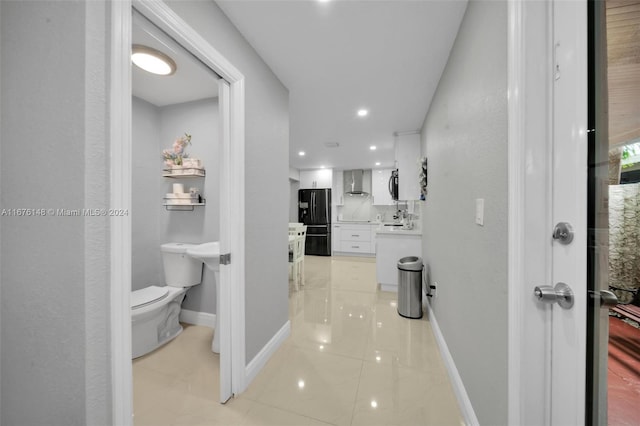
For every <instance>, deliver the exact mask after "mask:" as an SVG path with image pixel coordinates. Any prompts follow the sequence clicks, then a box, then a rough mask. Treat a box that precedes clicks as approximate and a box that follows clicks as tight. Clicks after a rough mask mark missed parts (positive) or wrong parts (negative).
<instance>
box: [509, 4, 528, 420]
mask: <svg viewBox="0 0 640 426" xmlns="http://www.w3.org/2000/svg"><path fill="white" fill-rule="evenodd" d="M523 9H524V8H523V4H522V0H513V1H509V2H508V3H507V15H508V18H507V19H508V21H507V34H508V36H507V116H508V125H507V126H508V127H507V135H508V136H507V157H508V160H507V176H508V225H507V230H508V231H507V232H508V237H507V246H508V249H507V253H508V266H507V282H508V283H509V284H508V292H509V294H508V300H509V306H508V308H507V315H508V322H507V324H508V332H507V333H508V334H507V336H508V337H507V338H508V343H507V350H508V354H507V363H508V367H507V370H508V371H507V378H508V379H507V389H508V390H507V395H508V397H507V398H508V401H507V411H508V414H507V416H508V417H507V418H508V424H523V422H522V413H521V405H522V404H523V403H524V401H523V395H522V392H521V389H522V382H523V380H522V378H521V376H520V374H521V371H522V349H521V348H522V342H521V336H523V334H522V333H523V331H524V329H525V327H524V320H523V317H522V313H523V311H524V309H523V306H522V300H523V296H524V294H523V293H524V291H526V289H525V288H524V287H525V286H524V283H525V279H524V249H523V245H524V233H523V230H524V225H525V223H524V208H525V185H524V179H523V176H524V170H525V168H524V152H525V120H524V115H525V108H524V105H523V98H524V96H525V92H524V84H523V83H524V80H525V77H526V76H525V63H524V61H525V40H524V16H523V15H524V13H525V12H524V10H523Z"/></svg>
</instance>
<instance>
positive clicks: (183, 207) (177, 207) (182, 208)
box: [162, 198, 207, 212]
mask: <svg viewBox="0 0 640 426" xmlns="http://www.w3.org/2000/svg"><path fill="white" fill-rule="evenodd" d="M165 200H166V198H165ZM162 205H163V206H164V208H165V209H167V211H178V212H192V211H193V210H194V209H195V208H196V207H204V206H206V205H207V203H206V200H204V199H203V200H202V202H201V203H188V204H177V203H168V202H166V201H165V202H164V203H163V204H162Z"/></svg>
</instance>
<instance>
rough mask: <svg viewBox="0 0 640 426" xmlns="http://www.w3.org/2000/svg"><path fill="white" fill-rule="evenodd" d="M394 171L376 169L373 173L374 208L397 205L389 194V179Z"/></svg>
mask: <svg viewBox="0 0 640 426" xmlns="http://www.w3.org/2000/svg"><path fill="white" fill-rule="evenodd" d="M392 171H393V169H379V170H378V169H374V170H372V171H371V195H372V196H373V200H372V202H371V204H373V205H374V206H391V205H393V204H395V201H393V198H391V194H390V193H389V178H391V172H392Z"/></svg>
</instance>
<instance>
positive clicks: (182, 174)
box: [162, 167, 205, 179]
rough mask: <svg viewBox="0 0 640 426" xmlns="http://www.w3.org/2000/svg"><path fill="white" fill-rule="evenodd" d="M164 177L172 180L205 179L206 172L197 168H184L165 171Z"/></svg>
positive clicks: (163, 172) (163, 171)
mask: <svg viewBox="0 0 640 426" xmlns="http://www.w3.org/2000/svg"><path fill="white" fill-rule="evenodd" d="M162 177H166V178H171V179H180V178H199V177H205V171H204V169H200V168H197V167H183V168H180V169H163V170H162Z"/></svg>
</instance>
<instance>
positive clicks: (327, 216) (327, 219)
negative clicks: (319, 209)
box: [324, 190, 331, 223]
mask: <svg viewBox="0 0 640 426" xmlns="http://www.w3.org/2000/svg"><path fill="white" fill-rule="evenodd" d="M329 194H330V193H329V191H328V190H325V191H324V195H325V203H324V217H325V222H329V223H331V217H330V216H331V214H330V213H329V209H330V208H331V203H330V202H329V198H330V197H329Z"/></svg>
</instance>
